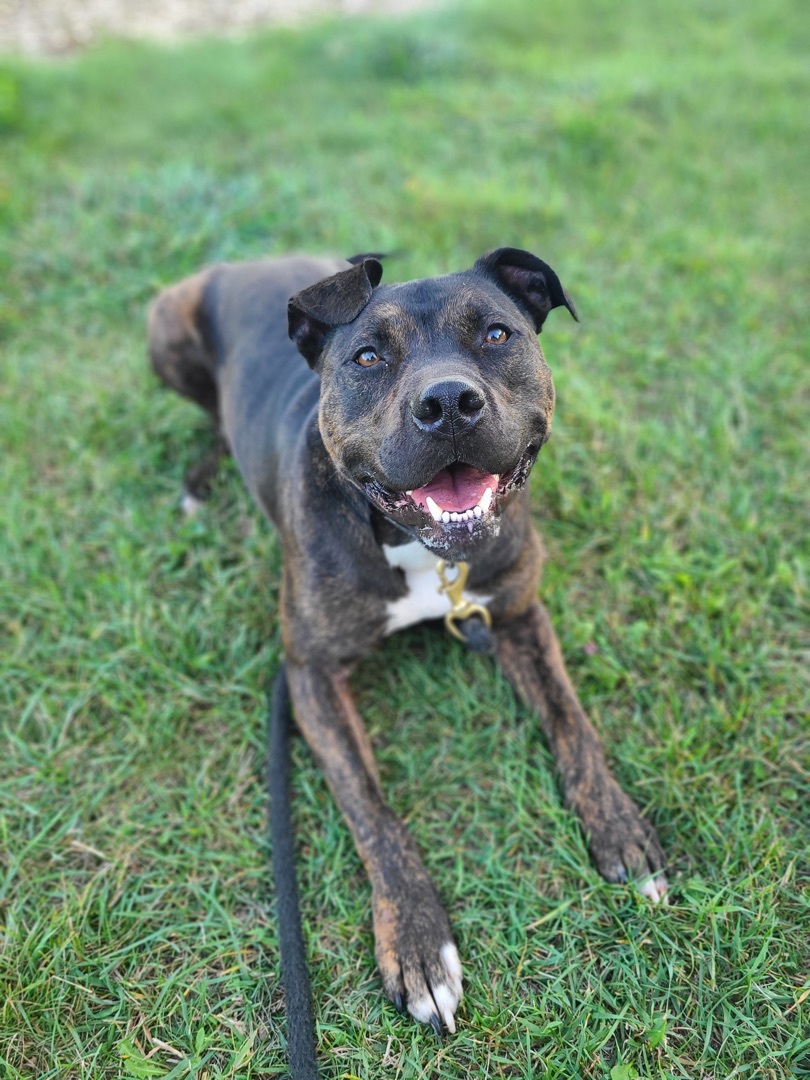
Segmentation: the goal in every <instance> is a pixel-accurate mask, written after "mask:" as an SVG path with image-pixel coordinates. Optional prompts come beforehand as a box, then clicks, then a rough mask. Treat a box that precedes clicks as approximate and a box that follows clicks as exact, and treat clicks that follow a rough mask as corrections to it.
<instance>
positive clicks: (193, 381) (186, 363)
mask: <svg viewBox="0 0 810 1080" xmlns="http://www.w3.org/2000/svg"><path fill="white" fill-rule="evenodd" d="M211 273H212V270H204V271H202V272H201V273H199V274H195V275H194V276H193V277H190V278H186V279H185V280H184V281H181V282H179V283H178V284H177V285H173V286H172V287H171V288H168V289H164V290H163V292H162V293H160V295H159V296H158V297H157V299H156V300H155V301H154V303H153V304H152V306H151V307H150V309H149V315H148V334H149V359H150V360H151V363H152V367H153V368H154V370H155V372H156V374H157V375H158V377H159V378H160V379H162V381H163V382H164V383H165V384H166V385H167V386H170V387H171V388H172V390H176V391H177V393H178V394H181V395H182V396H183V397H186V398H189V399H190V400H191V401H194V402H196V403H197V405H199V406H200V407H201V408H202V409H204V410H205V411H206V412H207V413H208V414H209V415H210V417H211V419H212V420H213V422H214V428H215V431H216V444H215V446H214V448H213V449H212V450H211V452H210V453H209V454H207V455H206V456H205V457H204V458H203V459H202V461H200V462H199V463H198V464H197V465H195V466H193V467H192V468H190V469H189V470H188V471H187V473H186V477H185V482H184V491H183V498H182V506H183V509H184V511H185V512H186V513H188V514H192V513H194V512H195V511H196V510H197V509H198V507H199V505H200V503H202V502H203V501H204V500H205V499H207V498H208V496H209V494H210V491H211V482H212V480H213V479H214V476H215V475H216V472H217V468H218V466H219V463H220V461H221V460H222V457H223V456H224V455H226V454H227V453H228V444H227V440H226V439H225V436H224V434H223V433H222V427H221V422H220V415H219V394H218V391H217V382H216V372H215V361H214V356H213V352H212V350H211V348H210V345H209V343H208V341H207V340H206V334H205V329H204V319H203V310H204V309H203V303H202V302H203V297H204V293H205V288H206V285H207V284H208V280H209V278H210V276H211Z"/></svg>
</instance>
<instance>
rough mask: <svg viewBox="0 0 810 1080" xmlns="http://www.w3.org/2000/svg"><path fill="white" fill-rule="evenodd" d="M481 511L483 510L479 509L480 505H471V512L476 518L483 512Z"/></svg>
mask: <svg viewBox="0 0 810 1080" xmlns="http://www.w3.org/2000/svg"><path fill="white" fill-rule="evenodd" d="M483 512H484V511H483V510H482V509H481V507H480V506H474V507H473V513H474V514H475V516H476V517H477V518H480V517H481V515H482V514H483Z"/></svg>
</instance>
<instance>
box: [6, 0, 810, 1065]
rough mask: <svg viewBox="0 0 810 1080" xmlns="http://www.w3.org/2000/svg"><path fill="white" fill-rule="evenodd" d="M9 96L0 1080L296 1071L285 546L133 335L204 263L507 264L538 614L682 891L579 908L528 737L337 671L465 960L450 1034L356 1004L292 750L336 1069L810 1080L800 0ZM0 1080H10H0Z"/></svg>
mask: <svg viewBox="0 0 810 1080" xmlns="http://www.w3.org/2000/svg"><path fill="white" fill-rule="evenodd" d="M464 12H465V13H464V14H463V15H461V16H459V15H454V14H452V13H422V14H420V15H418V16H414V17H412V18H409V19H407V20H405V21H391V22H384V21H370V20H361V21H344V22H340V23H331V24H323V25H317V26H312V27H309V28H305V29H302V30H299V31H278V30H276V31H268V32H266V33H261V34H255V35H253V36H252V37H251V38H250V39H249V40H247V41H244V42H241V43H239V42H227V43H224V44H223V43H206V42H199V43H189V44H186V45H184V46H183V47H182V48H178V49H177V50H168V49H161V48H158V47H151V46H146V45H138V46H136V45H131V44H130V45H120V44H116V43H112V42H111V43H107V44H105V45H104V46H102V47H99V48H98V49H95V50H93V51H91V52H89V53H87V54H85V55H81V56H76V57H74V58H71V59H67V60H63V61H60V62H58V63H46V62H41V63H33V62H30V63H22V62H17V61H14V60H11V59H8V60H6V61H4V62H3V63H2V64H0V281H2V285H0V349H1V350H2V374H1V375H0V437H1V438H2V455H1V456H0V485H2V486H1V488H0V546H1V547H0V555H1V556H2V557H1V558H0V576H1V584H0V589H2V593H1V594H0V631H1V632H2V637H3V641H2V665H3V667H2V686H1V688H0V710H1V712H2V719H1V721H0V722H1V723H2V729H0V730H1V731H2V759H3V772H2V778H1V779H0V796H1V797H2V811H1V812H0V830H2V848H3V855H2V864H1V865H0V871H1V872H0V1062H2V1063H4V1066H5V1072H4V1073H3V1076H4V1077H6V1076H7V1077H9V1078H10V1080H17V1078H26V1080H28V1078H53V1077H82V1078H90V1077H119V1076H141V1077H149V1076H164V1077H169V1076H171V1077H173V1078H174V1077H198V1078H200V1080H203V1078H206V1077H209V1078H212V1077H233V1078H236V1077H238V1078H245V1080H247V1078H258V1077H272V1076H283V1075H284V1074H285V1063H284V1062H285V1059H284V1052H283V1039H284V1023H283V1014H282V995H281V992H280V989H279V985H278V960H277V949H276V929H275V922H274V914H273V905H272V886H271V880H270V874H269V870H268V850H267V840H266V830H265V798H264V790H263V780H262V770H263V759H264V732H263V724H264V713H265V700H264V685H265V682H266V680H267V678H268V677H269V676H270V674H271V673H272V672H273V670H274V668H275V665H276V662H277V659H278V655H279V635H278V628H277V619H276V603H277V596H278V570H279V552H278V548H277V545H276V542H275V540H274V539H273V537H272V535H271V534H270V531H269V529H267V528H266V526H265V525H264V523H263V521H262V520H261V519H260V517H259V515H258V514H257V513H256V511H255V510H254V509H253V508H252V507H251V505H250V503H249V500H248V498H247V496H246V495H245V494H244V493H243V491H242V489H241V487H240V483H239V480H238V478H237V476H236V474H235V472H234V471H233V470H232V469H231V470H226V471H225V474H224V476H223V478H222V480H221V482H220V483H219V485H218V487H217V491H216V494H215V497H214V499H213V500H212V502H211V504H210V507H209V508H208V509H207V510H206V512H205V513H204V514H203V515H202V516H201V517H200V519H199V520H198V521H195V522H193V523H189V522H187V521H184V520H183V519H182V518H181V517H180V515H179V514H178V512H177V509H176V497H177V493H178V489H179V484H180V479H181V476H182V474H183V471H184V468H185V467H186V465H187V464H188V463H189V462H191V461H193V460H194V459H195V457H196V456H197V455H198V454H199V450H200V447H201V446H202V445H203V444H205V443H206V441H207V435H206V432H205V426H204V424H203V422H202V418H201V417H200V416H198V415H197V413H196V412H195V411H194V410H193V408H192V407H190V406H188V405H187V404H184V403H183V402H181V401H180V400H179V399H178V398H175V397H174V396H173V395H169V394H166V393H164V392H162V391H161V389H160V388H159V387H158V386H157V384H156V381H155V380H154V379H153V377H152V376H151V375H150V373H149V372H148V371H147V367H146V363H145V357H144V330H143V310H144V307H145V304H146V303H147V301H148V300H149V298H150V297H151V296H152V295H153V293H154V291H155V289H156V288H158V287H159V286H160V285H162V284H164V283H167V282H169V281H171V280H173V279H176V278H177V277H179V276H181V275H182V274H185V273H187V272H189V271H191V270H192V269H195V268H197V267H198V266H199V265H200V264H202V263H205V262H208V261H211V260H215V259H221V258H240V257H248V256H255V255H256V254H259V253H265V252H283V251H288V250H302V251H312V252H336V253H347V254H348V253H350V252H352V251H357V250H363V249H365V250H374V249H380V250H394V251H397V252H399V255H398V256H397V258H396V259H392V260H391V261H390V262H389V264H388V265H387V269H386V277H387V279H388V280H392V279H395V278H407V277H409V276H423V275H426V274H430V273H438V272H443V271H445V270H447V269H452V268H461V267H464V266H467V265H470V263H471V262H472V261H473V260H474V259H475V258H476V257H477V256H478V255H479V254H480V253H481V252H482V251H484V250H485V249H487V248H489V247H494V246H498V245H502V244H513V245H519V246H524V247H527V248H529V249H531V250H533V251H535V252H537V253H538V254H539V255H541V256H542V257H543V258H546V259H547V260H548V261H549V262H550V263H551V264H552V265H553V266H554V267H555V268H556V269H557V270H558V272H559V274H560V276H561V278H562V280H563V281H564V283H565V284H566V286H567V287H568V288H569V289H570V291H571V292H572V294H573V295H574V297H575V299H576V301H577V304H578V306H579V309H580V313H581V316H582V323H581V325H580V326H575V325H574V324H573V323H571V322H570V320H567V319H565V318H563V317H561V316H559V315H555V316H553V317H552V319H551V320H550V323H549V326H548V328H547V330H546V331H545V333H544V335H543V341H544V346H545V348H546V352H547V354H548V357H549V360H550V362H551V364H552V367H553V370H554V372H555V379H556V383H557V388H558V409H557V415H556V420H555V433H554V437H553V439H552V441H551V443H550V445H549V446H548V447H547V449H546V450H544V451H543V455H542V457H541V459H540V463H539V465H538V467H537V469H536V472H535V476H534V478H533V485H534V486H533V493H534V498H535V506H536V516H537V521H538V524H540V525H541V527H542V530H543V533H544V536H545V538H546V542H547V545H548V548H549V552H550V556H551V560H550V563H549V567H548V570H547V574H546V578H545V583H544V586H543V596H544V599H545V601H546V603H547V604H548V606H549V607H550V609H551V610H552V613H553V615H554V618H555V621H556V624H557V627H558V630H559V633H560V637H561V640H562V643H563V648H564V651H565V654H566V656H567V659H568V663H569V666H570V669H571V671H572V674H573V676H574V679H575V681H576V683H577V685H578V687H579V689H580V691H581V695H582V698H583V700H584V702H585V705H586V707H587V708H588V710H589V712H590V714H591V716H592V717H593V719H594V721H595V723H596V724H597V726H598V728H599V729H600V731H601V732H602V734H603V735H604V738H605V741H606V744H607V746H608V749H609V756H610V758H611V761H612V762H613V764H614V767H615V770H616V773H617V775H618V776H619V778H620V779H621V781H622V782H623V784H624V785H625V787H626V788H627V789H628V790H629V791H630V792H631V793H632V794H633V795H634V796H635V798H636V799H637V800H638V801H639V802H640V803H641V804H642V805H643V806H644V807H645V808H646V809H647V811H648V813H649V814H650V816H651V818H652V819H653V821H654V822H655V824H656V826H657V828H658V830H659V833H660V836H661V838H662V841H663V843H664V846H665V848H666V849H667V851H668V853H669V855H670V858H671V863H672V902H671V904H670V906H669V907H668V908H665V909H660V910H658V909H653V908H652V907H650V906H649V905H648V904H647V903H646V902H644V901H642V900H640V899H639V898H638V897H636V896H635V895H634V894H633V893H631V892H630V891H628V890H625V889H622V888H618V887H612V886H608V885H606V884H604V883H603V882H601V880H600V879H599V877H598V875H597V874H596V872H595V870H594V869H593V867H592V866H591V864H590V862H589V860H588V856H587V851H586V847H585V843H584V840H583V838H582V837H581V835H580V833H579V831H578V827H577V825H576V823H575V821H574V820H573V818H572V817H571V815H570V814H568V813H567V812H565V811H564V810H563V809H562V808H561V805H560V796H559V790H558V785H557V782H556V779H555V776H554V771H553V767H552V763H551V760H550V756H549V754H548V752H547V750H546V749H545V747H544V745H543V743H542V740H541V739H540V738H539V736H538V735H537V733H536V726H535V724H534V723H532V721H531V720H530V718H529V717H528V716H527V715H526V714H525V713H524V712H523V711H522V710H521V709H520V708H519V707H518V706H517V705H516V704H515V703H514V701H513V699H512V697H511V694H510V692H509V691H508V688H506V686H505V685H504V683H503V681H502V680H501V678H500V677H499V675H498V674H497V672H496V670H495V669H494V667H493V666H492V665H491V664H490V663H489V662H488V661H485V660H481V659H476V658H473V657H470V656H468V655H466V654H465V653H464V652H463V651H462V650H461V649H460V648H458V647H457V646H456V645H455V644H454V643H453V642H451V641H449V640H446V639H445V638H444V637H443V636H441V635H440V634H438V633H435V632H433V631H429V630H422V629H420V630H415V631H413V632H409V633H407V634H403V635H399V636H398V637H396V638H395V639H394V640H392V641H390V642H388V643H387V644H386V647H385V649H384V650H383V652H382V655H381V656H379V657H377V658H376V659H374V660H371V661H369V662H368V663H367V664H366V665H365V666H364V667H362V668H361V670H360V671H359V672H358V673H357V678H356V687H357V694H358V698H359V700H360V703H361V708H362V711H363V714H364V716H365V717H366V719H367V722H368V725H369V727H370V730H371V732H372V734H373V737H374V741H375V744H376V745H377V746H378V748H379V760H380V766H381V771H382V775H383V778H384V783H385V786H386V789H387V791H388V792H389V794H390V798H391V801H392V803H393V805H394V807H395V808H396V809H397V810H398V811H399V812H400V813H402V814H403V815H404V816H405V817H406V818H407V820H408V821H409V823H410V826H411V829H412V831H413V833H414V835H415V837H416V838H417V840H418V842H419V844H420V846H421V849H422V851H423V852H424V853H425V859H426V862H427V864H428V867H429V869H430V870H431V872H432V873H433V875H434V877H435V880H436V881H437V883H438V885H439V888H440V890H441V893H442V895H443V897H444V898H445V900H446V902H447V905H448V908H449V911H450V913H451V918H452V921H453V925H454V929H455V932H456V935H457V939H458V943H459V946H460V948H461V952H462V955H463V957H464V960H465V974H466V980H467V981H466V997H465V1001H464V1004H463V1005H462V1009H461V1022H460V1028H459V1032H458V1034H457V1035H456V1036H455V1037H453V1038H448V1039H446V1040H445V1041H444V1042H443V1043H441V1044H439V1043H437V1042H436V1041H435V1040H434V1038H433V1037H432V1036H431V1035H430V1034H429V1032H428V1031H426V1030H425V1029H423V1028H421V1027H419V1026H417V1025H416V1024H415V1023H413V1022H412V1021H410V1020H409V1019H408V1018H405V1017H400V1016H398V1015H397V1014H396V1013H395V1012H394V1010H393V1008H392V1007H391V1006H390V1005H389V1004H388V1003H386V1002H384V1001H383V1000H382V998H381V995H380V991H379V984H378V979H377V976H376V973H375V968H374V962H373V942H372V935H371V927H370V915H369V893H368V889H367V886H366V884H365V881H364V877H363V873H362V870H361V867H360V864H359V861H358V859H357V857H356V855H355V853H354V851H353V849H352V846H351V842H350V839H349V837H348V834H347V830H346V829H345V827H344V826H343V824H342V822H341V820H340V818H339V815H338V814H337V812H336V810H335V808H334V805H333V803H332V801H331V798H330V796H329V794H328V792H327V790H326V788H325V785H324V783H323V781H322V780H321V778H320V776H319V774H318V773H317V771H316V770H315V768H314V766H313V764H312V762H311V761H310V759H309V757H308V755H307V753H306V752H305V749H304V747H303V745H302V744H301V743H300V741H296V744H295V748H294V757H295V765H296V772H295V815H296V820H297V827H298V830H299V832H298V838H299V853H300V855H299V865H300V877H301V887H302V894H303V905H304V917H305V920H306V934H307V941H308V948H309V956H310V961H311V965H312V976H313V982H314V990H315V995H316V1001H317V1015H318V1032H319V1043H320V1053H321V1058H322V1061H323V1075H324V1076H325V1077H333V1078H338V1077H347V1078H348V1077H362V1078H363V1080H374V1078H377V1077H389V1076H390V1077H396V1078H403V1080H405V1078H410V1077H414V1078H417V1077H423V1078H429V1077H430V1078H432V1077H438V1078H441V1080H446V1078H454V1077H468V1076H476V1077H477V1076H485V1077H492V1078H496V1077H498V1078H500V1077H509V1078H530V1077H532V1078H535V1077H540V1078H549V1080H551V1078H557V1077H559V1078H562V1080H568V1078H572V1077H587V1078H597V1080H601V1078H605V1080H607V1078H610V1080H628V1078H631V1077H636V1076H639V1077H645V1078H646V1077H655V1078H658V1077H662V1078H663V1077H673V1078H675V1077H677V1078H681V1077H683V1078H689V1080H696V1078H699V1080H710V1078H711V1080H719V1078H721V1077H723V1078H725V1077H751V1078H762V1077H768V1078H782V1077H794V1076H795V1077H803V1076H810V1035H808V1032H809V1031H810V1018H809V1014H810V1010H809V1009H808V1005H809V1004H810V996H808V989H810V983H808V967H809V964H808V939H809V938H810V911H809V910H808V852H809V850H810V821H809V820H808V817H809V815H808V799H809V798H810V785H809V784H808V681H807V669H806V660H807V649H808V633H807V629H808V606H807V594H806V586H807V562H808V539H807V538H808V531H810V521H808V516H809V515H808V499H807V488H808V475H809V474H808V465H809V464H810V461H809V460H808V459H809V455H808V452H807V451H808V425H807V417H808V407H809V406H810V395H809V394H808V386H809V385H810V380H808V376H807V367H806V362H807V350H806V341H807V335H808V329H810V328H809V327H808V320H807V314H806V313H807V280H806V267H807V264H806V253H807V248H808V242H809V241H810V229H808V201H807V178H808V176H810V154H808V149H807V147H808V138H807V135H808V133H807V124H806V102H807V93H808V76H807V65H806V57H807V49H808V38H809V37H810V22H809V21H808V19H807V14H806V10H805V6H804V5H803V4H802V3H800V2H799V0H773V2H772V3H770V4H768V5H765V4H759V5H757V4H748V5H746V4H742V5H741V4H732V3H731V2H730V0H688V2H687V3H684V4H681V5H672V4H670V3H665V2H664V0H647V2H645V3H641V2H640V0H635V2H632V0H631V2H629V3H626V4H623V5H616V4H612V3H608V2H606V0H593V2H586V0H573V2H566V3H563V2H562V0H550V2H549V3H543V4H538V3H535V2H534V0H523V2H517V0H498V2H497V3H496V2H494V0H493V2H492V3H491V4H490V5H489V6H487V7H481V8H478V7H475V8H473V7H472V6H469V5H468V6H466V7H465V9H464ZM0 1071H2V1070H0Z"/></svg>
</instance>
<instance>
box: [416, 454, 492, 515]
mask: <svg viewBox="0 0 810 1080" xmlns="http://www.w3.org/2000/svg"><path fill="white" fill-rule="evenodd" d="M497 482H498V481H497V477H495V476H493V475H492V473H483V472H479V471H478V469H473V468H472V466H471V465H461V466H457V467H455V468H454V469H453V470H452V471H451V470H450V469H442V471H441V472H440V473H437V474H436V476H434V477H433V479H432V480H431V481H430V483H429V484H425V486H424V487H420V488H414V490H413V491H412V492H411V495H412V498H413V501H414V502H415V503H417V504H418V505H419V506H421V507H422V509H424V510H426V509H427V503H426V501H425V500H426V498H427V496H428V495H430V497H431V499H433V501H434V502H435V503H437V504H438V505H439V506H440V507H441V509H442V510H451V511H452V510H455V511H461V510H470V509H471V508H472V507H473V506H477V505H478V503H479V502H480V501H481V496H482V495H483V494H484V492H485V491H486V489H487V488H488V487H491V488H492V489H493V492H494V490H495V485H496V484H497Z"/></svg>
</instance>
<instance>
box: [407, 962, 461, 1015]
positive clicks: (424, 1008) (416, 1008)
mask: <svg viewBox="0 0 810 1080" xmlns="http://www.w3.org/2000/svg"><path fill="white" fill-rule="evenodd" d="M439 956H440V957H441V961H442V966H443V967H444V978H443V979H442V980H441V981H440V982H438V983H436V984H435V985H433V986H431V987H430V988H429V990H428V993H426V994H424V995H423V996H422V997H413V998H409V1000H408V1012H409V1013H410V1014H411V1016H413V1017H414V1019H416V1020H420V1021H421V1022H422V1023H423V1024H429V1023H430V1022H431V1021H433V1022H434V1023H435V1019H436V1018H438V1019H440V1020H441V1021H442V1023H443V1024H444V1026H445V1027H446V1028H447V1030H448V1031H449V1032H450V1033H451V1034H452V1033H454V1032H455V1030H456V1015H455V1014H456V1009H457V1008H458V1004H459V1002H460V1001H461V997H462V993H463V991H462V988H461V961H460V960H459V958H458V950H457V949H456V947H455V945H454V944H453V943H452V942H451V941H448V942H447V944H446V945H443V946H442V948H441V950H440V951H439Z"/></svg>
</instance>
